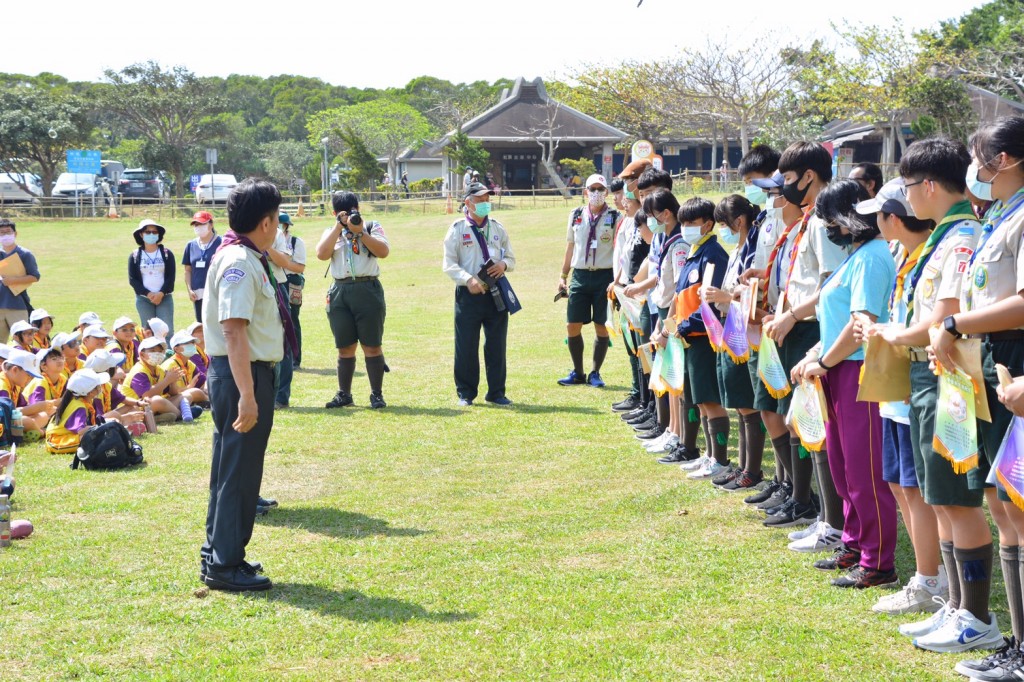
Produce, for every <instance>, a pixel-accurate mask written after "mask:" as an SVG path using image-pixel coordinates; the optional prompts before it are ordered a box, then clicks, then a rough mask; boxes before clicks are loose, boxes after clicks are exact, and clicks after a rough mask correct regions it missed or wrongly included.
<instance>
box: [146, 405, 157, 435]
mask: <svg viewBox="0 0 1024 682" xmlns="http://www.w3.org/2000/svg"><path fill="white" fill-rule="evenodd" d="M145 420H146V430H147V431H149V432H150V433H156V417H154V416H153V408H152V407H150V405H149V403H146V407H145Z"/></svg>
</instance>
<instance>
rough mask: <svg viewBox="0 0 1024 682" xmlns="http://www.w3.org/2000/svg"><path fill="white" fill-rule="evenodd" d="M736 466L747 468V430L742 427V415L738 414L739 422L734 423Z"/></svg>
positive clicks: (742, 469)
mask: <svg viewBox="0 0 1024 682" xmlns="http://www.w3.org/2000/svg"><path fill="white" fill-rule="evenodd" d="M736 427H737V428H736V440H737V443H738V444H737V446H736V466H737V467H739V469H740V470H741V471H746V469H747V430H746V429H744V428H743V415H742V414H741V415H740V420H739V424H737V425H736Z"/></svg>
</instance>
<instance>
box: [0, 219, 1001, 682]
mask: <svg viewBox="0 0 1024 682" xmlns="http://www.w3.org/2000/svg"><path fill="white" fill-rule="evenodd" d="M565 216H566V214H565V211H563V210H561V209H543V210H517V211H503V212H500V213H498V215H497V216H496V217H497V218H498V219H499V220H502V221H503V222H504V224H505V225H506V227H507V228H508V229H509V231H510V233H511V238H512V244H513V247H514V249H515V252H516V255H517V257H518V268H517V270H516V271H515V272H514V273H511V274H510V279H511V281H512V282H513V284H514V285H515V287H516V290H517V292H518V293H519V295H520V297H521V299H522V301H523V305H524V310H523V311H522V312H521V313H520V314H517V315H516V316H515V317H514V318H512V320H511V323H510V330H509V354H508V355H509V381H508V394H509V397H511V398H512V399H513V400H514V401H515V406H514V407H513V408H512V409H500V408H493V407H487V406H483V405H481V406H475V407H473V408H471V409H466V410H463V409H459V408H457V407H456V406H455V400H456V396H455V391H454V387H453V381H452V376H451V373H452V348H453V342H452V306H453V303H452V299H453V285H452V283H451V281H450V280H449V279H448V278H447V277H446V276H445V275H444V274H443V273H442V272H441V269H440V267H441V239H442V237H443V235H444V233H445V230H446V228H447V225H448V224H449V222H450V220H451V218H450V217H448V216H444V215H401V216H390V217H388V218H386V220H385V221H384V222H385V227H386V228H387V230H388V235H389V237H390V239H391V242H392V247H393V251H392V253H393V255H392V256H391V257H390V258H389V259H387V261H385V262H384V263H383V270H384V277H383V279H384V285H385V289H386V291H387V296H388V309H389V316H388V325H387V330H386V335H385V352H386V357H387V360H388V363H389V365H390V366H391V370H392V371H391V373H390V374H389V375H387V378H386V382H385V396H386V398H387V400H388V402H389V407H388V408H387V409H386V410H383V411H370V410H368V409H367V408H366V407H365V406H366V404H367V402H368V401H367V395H368V393H369V389H368V387H367V384H366V378H365V375H364V374H363V372H362V371H361V362H360V371H359V372H358V374H357V376H356V384H355V385H356V390H355V394H356V400H357V403H358V405H359V406H358V407H356V408H354V409H353V408H349V409H345V410H340V411H339V410H335V411H325V410H323V409H322V406H323V403H324V402H325V401H326V400H328V399H329V398H330V397H331V395H332V394H333V393H334V391H335V389H336V384H335V379H334V371H335V370H334V367H335V362H334V357H335V352H334V349H333V343H332V339H331V336H330V334H329V330H328V327H327V323H326V317H325V315H324V313H323V307H322V302H323V300H324V299H323V296H324V293H325V292H326V289H327V284H328V280H326V279H322V278H321V275H322V273H323V271H324V267H323V265H322V264H320V263H315V264H313V265H312V267H311V268H310V270H309V271H308V273H307V276H308V286H307V305H306V306H305V309H304V312H303V318H302V319H303V329H304V336H305V341H304V365H303V368H302V370H301V371H300V372H298V373H297V374H296V377H295V384H294V390H293V400H292V404H293V407H292V409H290V410H288V411H287V412H279V413H278V414H277V415H276V417H275V419H276V428H275V429H274V432H273V435H272V437H271V442H270V447H269V451H268V454H267V467H266V474H265V479H264V481H265V482H264V489H263V492H264V494H265V495H266V496H272V497H276V498H278V499H279V500H280V502H281V507H280V509H278V510H275V511H273V512H271V514H270V515H269V517H266V518H265V519H263V520H260V521H258V522H257V526H256V531H255V534H254V537H253V540H252V543H251V544H250V545H249V550H250V552H249V557H250V558H251V559H254V560H259V561H262V562H263V563H264V564H265V566H266V568H267V573H268V575H270V576H271V577H272V578H273V580H274V581H275V588H274V589H273V590H272V591H271V592H269V593H266V594H263V595H259V596H237V595H227V594H222V593H210V594H208V595H207V594H203V592H202V590H199V588H200V587H201V584H200V583H199V581H198V577H197V573H198V567H199V563H198V558H199V557H198V550H199V546H200V544H201V542H202V540H203V533H204V530H203V524H204V520H205V513H206V499H207V492H206V481H207V477H208V460H209V444H210V422H209V418H208V416H204V417H203V418H202V420H201V423H199V424H197V425H193V426H177V427H168V428H164V429H162V431H161V433H160V434H159V435H156V436H149V437H146V438H145V439H143V445H144V448H145V455H146V466H145V467H144V468H139V469H136V470H132V471H122V472H110V473H107V472H87V471H71V470H69V469H68V466H67V459H66V458H64V457H58V456H51V455H48V454H46V453H45V452H44V451H43V449H42V448H41V447H40V446H31V447H26V448H25V449H24V450H23V451H22V455H23V457H22V459H21V461H20V464H19V469H18V472H17V474H18V476H17V482H18V489H17V494H16V496H15V500H14V508H15V517H16V518H28V519H31V520H32V521H33V523H35V525H36V533H35V535H33V536H32V537H31V538H29V539H28V540H24V541H19V542H17V543H15V545H14V546H13V547H12V548H10V549H7V550H2V551H0V598H2V607H0V608H2V611H0V613H2V616H3V626H2V635H0V641H2V642H3V646H2V647H0V679H3V680H10V679H58V678H97V677H109V678H114V679H137V678H157V679H175V680H178V679H267V680H273V679H282V678H284V679H317V680H324V679H346V680H347V679H396V678H398V679H405V678H412V679H423V680H446V679H480V678H486V679H492V678H499V677H501V678H511V679H537V678H549V679H552V678H553V679H594V680H609V679H637V680H653V679H658V680H662V679H664V680H698V679H699V680H760V679H764V680H812V679H844V678H847V677H855V678H856V679H858V680H882V679H885V680H890V679H891V680H925V679H948V678H951V677H953V673H952V666H953V664H954V663H955V660H956V659H954V658H951V657H943V656H940V655H936V654H930V653H926V652H919V651H916V650H915V649H914V648H913V647H912V646H911V645H910V643H909V641H907V640H906V639H904V638H903V637H901V636H900V635H899V634H898V633H897V631H896V625H897V624H898V623H899V622H904V621H907V620H913V618H902V619H899V620H897V619H893V618H887V617H881V616H877V615H875V614H872V613H871V612H870V607H871V604H872V603H873V602H874V600H875V599H876V598H877V597H878V592H877V591H875V590H869V591H865V592H857V593H855V592H848V591H840V590H837V589H835V588H832V587H830V586H828V579H829V577H830V576H827V575H824V574H821V573H820V572H818V571H815V570H813V569H812V568H810V567H809V566H810V561H811V557H808V556H805V555H797V554H795V553H793V552H789V551H788V550H786V548H785V543H786V539H785V533H784V532H783V531H769V530H766V529H764V528H762V527H761V525H760V523H759V522H758V517H757V516H756V515H755V514H754V513H753V512H752V511H750V510H749V509H748V508H746V507H745V506H744V505H743V504H742V503H741V500H740V499H738V496H736V495H728V494H726V493H719V492H718V491H716V490H713V489H712V486H711V485H710V484H709V483H706V482H687V481H686V480H685V479H684V477H683V475H682V474H681V472H680V471H679V470H678V469H677V468H675V467H666V466H661V465H657V464H655V463H654V461H653V458H652V457H650V456H648V455H646V454H643V451H642V450H641V449H640V447H639V446H638V444H637V441H635V440H634V439H633V437H632V431H631V430H630V429H628V428H627V427H625V426H624V425H623V424H622V423H621V422H620V421H619V420H618V419H617V418H616V417H614V416H612V415H611V414H610V412H609V410H608V405H609V403H611V402H612V401H613V400H615V399H618V398H619V397H621V395H622V394H623V392H624V387H625V385H626V384H627V380H628V369H627V364H626V362H625V358H624V357H623V351H622V348H621V344H620V343H618V342H616V343H615V347H614V348H613V349H612V352H611V353H610V355H609V361H608V363H607V365H606V370H605V372H604V374H605V378H606V380H607V381H608V383H609V387H608V388H606V389H604V390H595V389H591V388H589V387H587V388H584V387H580V388H562V387H559V386H557V385H556V384H555V379H556V378H558V377H560V376H564V374H565V373H566V371H567V370H568V367H569V361H568V353H567V351H566V349H565V346H564V344H563V337H564V326H563V321H564V318H563V316H564V311H565V304H564V302H561V303H558V304H552V300H551V299H552V294H553V292H554V288H555V284H556V281H557V278H558V272H559V264H560V261H561V254H562V252H563V249H564V246H563V239H564V233H565ZM369 217H373V216H372V215H370V216H369ZM325 226H326V225H325V223H324V222H323V220H322V219H320V220H315V219H305V220H303V219H299V220H298V221H297V227H296V232H297V234H299V235H300V236H302V237H303V238H305V239H306V242H307V246H308V248H309V250H310V251H312V250H313V247H314V245H315V242H316V241H317V238H318V237H319V234H320V232H321V230H322V228H323V227H325ZM18 227H19V238H20V241H21V243H22V245H23V246H25V247H27V248H29V249H31V250H33V251H34V252H35V254H36V255H37V256H38V258H39V261H40V267H41V269H42V271H43V279H42V281H41V282H40V283H39V284H38V285H37V286H36V287H34V288H33V290H32V297H33V302H34V303H35V305H37V306H40V307H45V308H46V309H47V310H49V311H50V312H51V313H53V314H54V315H55V316H56V317H57V322H58V329H64V328H67V327H70V326H72V325H73V324H74V323H75V322H76V321H77V316H78V314H79V313H80V312H82V311H84V310H87V309H89V310H95V311H96V312H98V313H99V314H100V315H101V317H102V318H103V319H104V320H105V321H108V322H109V321H112V320H113V319H114V318H115V317H117V316H119V315H123V314H128V315H131V316H133V317H134V316H135V310H134V299H133V296H132V293H131V290H130V289H129V287H128V283H127V272H126V259H127V255H128V253H129V251H130V249H131V247H132V243H133V242H132V240H131V236H130V233H131V231H132V230H133V228H134V223H129V222H127V221H124V220H121V221H105V220H96V221H83V222H79V223H71V222H61V223H42V222H36V223H33V222H30V221H21V222H20V223H19V226H18ZM168 228H169V236H168V239H167V243H168V244H169V245H170V246H171V248H172V249H173V250H174V252H175V254H176V255H177V256H178V257H180V254H181V247H182V246H183V244H184V242H185V241H186V240H187V239H188V238H189V237H190V236H191V231H190V229H189V227H188V224H187V222H186V221H184V220H179V221H176V222H175V223H173V224H169V225H168ZM222 229H223V226H222ZM176 299H177V305H178V309H177V316H176V319H177V321H178V325H177V326H178V327H183V326H184V325H185V323H186V322H187V321H188V320H189V318H190V316H191V308H190V306H189V304H188V302H187V301H186V300H184V297H183V296H181V295H180V294H179V295H178V296H177V297H176ZM591 337H592V333H589V332H588V333H587V335H586V338H587V339H588V351H587V352H588V355H589V352H590V351H589V343H590V341H589V339H590V338H591ZM734 436H735V433H734ZM769 464H770V460H769ZM911 560H912V559H911V554H910V552H909V545H908V544H907V543H906V540H905V538H903V539H902V544H901V548H900V553H899V566H898V567H899V569H900V575H901V578H903V579H904V581H905V580H906V579H907V578H909V577H910V562H911ZM197 590H198V591H197ZM993 592H994V595H993V596H994V601H995V602H996V605H997V608H998V609H999V611H998V615H999V618H1000V622H1001V623H1003V624H1004V625H1005V626H1006V627H1008V625H1009V620H1008V618H1007V616H1006V612H1005V599H1004V597H1003V590H1002V585H1001V583H998V582H997V583H996V586H995V588H994V590H993Z"/></svg>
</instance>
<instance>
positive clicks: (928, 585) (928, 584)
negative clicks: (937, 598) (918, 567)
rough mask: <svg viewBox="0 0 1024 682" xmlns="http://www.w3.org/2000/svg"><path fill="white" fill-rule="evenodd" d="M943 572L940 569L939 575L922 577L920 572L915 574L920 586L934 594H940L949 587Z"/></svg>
mask: <svg viewBox="0 0 1024 682" xmlns="http://www.w3.org/2000/svg"><path fill="white" fill-rule="evenodd" d="M942 570H943V569H942V568H939V575H921V572H920V571H918V572H917V573H915V574H914V578H915V579H916V580H917V584H918V585H921V586H922V587H924V589H926V590H928V591H929V592H931V593H932V594H938V593H939V592H942V591H943V590H944V589H945V588H946V585H947V582H946V581H945V580H944V579H943V576H942Z"/></svg>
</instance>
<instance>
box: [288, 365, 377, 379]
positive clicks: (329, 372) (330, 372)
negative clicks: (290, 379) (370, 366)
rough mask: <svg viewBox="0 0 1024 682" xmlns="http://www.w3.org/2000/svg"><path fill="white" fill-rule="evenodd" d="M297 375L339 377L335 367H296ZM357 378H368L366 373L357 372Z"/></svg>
mask: <svg viewBox="0 0 1024 682" xmlns="http://www.w3.org/2000/svg"><path fill="white" fill-rule="evenodd" d="M295 373H296V374H316V375H317V376H322V377H336V376H338V370H337V369H335V368H334V367H296V368H295ZM353 376H356V377H363V376H366V374H365V373H364V372H360V371H356V373H355V374H354V375H353Z"/></svg>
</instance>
